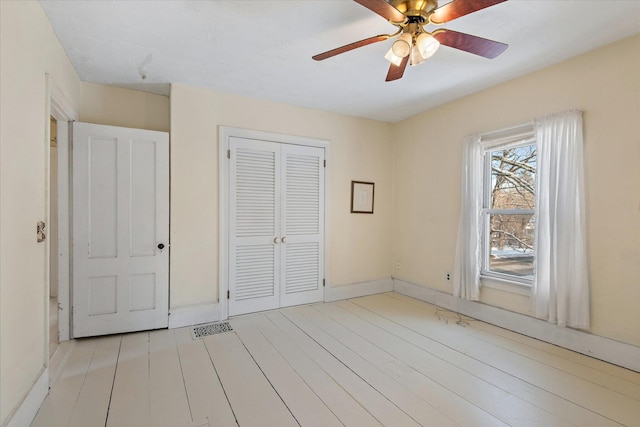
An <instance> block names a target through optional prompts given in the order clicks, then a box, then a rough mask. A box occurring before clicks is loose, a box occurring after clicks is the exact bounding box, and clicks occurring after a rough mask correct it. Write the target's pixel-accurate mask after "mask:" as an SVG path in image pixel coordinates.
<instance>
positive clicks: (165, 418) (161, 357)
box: [149, 329, 192, 427]
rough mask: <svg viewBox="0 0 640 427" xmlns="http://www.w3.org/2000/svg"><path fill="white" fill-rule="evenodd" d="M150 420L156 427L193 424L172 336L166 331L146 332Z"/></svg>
mask: <svg viewBox="0 0 640 427" xmlns="http://www.w3.org/2000/svg"><path fill="white" fill-rule="evenodd" d="M149 421H150V425H151V426H158V427H163V426H165V427H173V426H181V425H189V424H190V423H191V421H192V419H191V411H190V410H189V403H188V401H187V392H186V390H185V386H184V380H183V378H182V369H181V367H180V359H179V357H178V349H177V344H176V340H175V336H174V333H173V331H172V330H168V329H160V330H157V331H151V332H150V333H149Z"/></svg>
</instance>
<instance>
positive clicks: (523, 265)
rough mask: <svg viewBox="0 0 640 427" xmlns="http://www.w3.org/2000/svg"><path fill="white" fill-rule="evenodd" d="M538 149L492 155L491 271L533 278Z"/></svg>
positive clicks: (520, 148) (490, 204) (511, 150)
mask: <svg viewBox="0 0 640 427" xmlns="http://www.w3.org/2000/svg"><path fill="white" fill-rule="evenodd" d="M536 154H537V150H536V145H535V144H534V145H527V146H521V147H514V148H508V149H503V150H497V151H491V152H490V153H487V155H490V156H491V157H490V162H489V165H490V168H491V191H490V195H489V196H490V201H489V203H485V206H487V207H488V208H489V209H487V211H486V213H487V215H488V227H489V230H487V235H488V239H487V240H488V241H487V243H488V245H489V248H490V254H489V260H488V266H487V267H488V270H489V271H491V272H496V273H503V274H508V275H514V276H518V277H523V278H531V277H533V258H534V256H535V248H534V235H535V230H534V227H535V223H534V209H535V176H536Z"/></svg>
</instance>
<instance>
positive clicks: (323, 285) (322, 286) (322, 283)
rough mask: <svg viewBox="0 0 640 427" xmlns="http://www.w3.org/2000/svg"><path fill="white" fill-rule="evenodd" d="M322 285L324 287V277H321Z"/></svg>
mask: <svg viewBox="0 0 640 427" xmlns="http://www.w3.org/2000/svg"><path fill="white" fill-rule="evenodd" d="M322 287H323V288H324V279H322Z"/></svg>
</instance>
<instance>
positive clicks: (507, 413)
mask: <svg viewBox="0 0 640 427" xmlns="http://www.w3.org/2000/svg"><path fill="white" fill-rule="evenodd" d="M354 322H356V321H355V320H354ZM355 326H357V324H356V325H353V327H355ZM347 327H349V328H352V325H351V324H348V325H347ZM352 330H353V329H352ZM357 332H358V334H360V335H361V336H362V337H363V338H366V339H368V340H370V341H371V342H372V343H375V344H376V345H377V346H378V347H380V348H382V349H383V350H385V351H387V352H389V353H390V354H392V355H394V356H395V357H397V358H398V359H399V360H401V361H403V362H405V363H407V364H408V365H409V366H411V367H412V368H414V369H416V370H418V371H419V372H421V373H422V374H424V375H426V376H428V377H429V378H430V379H431V380H433V381H435V382H437V383H438V384H440V385H441V386H443V387H445V388H447V389H448V390H450V391H451V392H452V393H455V394H457V395H458V396H460V397H462V398H463V399H465V400H467V401H468V402H470V403H472V404H474V405H476V406H478V407H479V408H481V409H483V410H484V411H486V412H488V413H490V414H492V415H493V416H495V417H497V418H499V419H501V420H502V421H503V422H505V423H507V424H509V425H518V426H526V425H548V426H552V425H556V426H566V425H575V424H570V422H569V423H568V422H567V421H566V420H561V419H560V418H558V417H557V416H554V415H552V414H550V413H549V412H547V411H545V410H543V409H541V408H539V407H537V406H535V405H533V404H531V403H530V402H528V401H526V400H524V399H521V398H519V397H517V396H515V395H513V394H511V393H510V392H508V391H506V390H503V389H501V388H499V387H497V386H495V385H494V384H493V383H491V382H490V381H485V380H483V379H482V378H479V377H477V376H475V375H474V374H473V373H471V372H467V371H465V370H463V369H461V368H460V367H458V366H456V365H455V364H454V363H451V362H450V361H448V360H446V359H444V358H440V357H438V356H436V355H434V354H432V353H431V352H429V351H425V349H424V348H420V347H418V346H416V345H415V344H414V343H413V342H411V341H407V340H403V339H402V338H399V337H398V336H396V335H395V334H393V333H390V332H388V331H384V330H380V329H377V330H370V329H368V328H367V327H366V324H365V325H364V327H360V328H359V329H358V330H357ZM434 344H437V343H434Z"/></svg>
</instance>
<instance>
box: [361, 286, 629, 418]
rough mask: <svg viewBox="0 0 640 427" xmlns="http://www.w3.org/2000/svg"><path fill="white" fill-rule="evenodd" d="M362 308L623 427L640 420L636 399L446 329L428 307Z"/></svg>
mask: <svg viewBox="0 0 640 427" xmlns="http://www.w3.org/2000/svg"><path fill="white" fill-rule="evenodd" d="M354 303H355V304H358V305H360V306H362V307H365V308H368V309H370V310H374V311H376V312H377V313H380V314H381V315H383V316H385V317H387V318H389V320H392V321H394V322H397V323H400V324H402V325H403V326H405V327H407V328H409V329H412V330H414V331H415V332H417V333H419V334H421V335H425V334H427V335H428V336H429V337H431V338H432V339H435V340H437V341H438V342H441V343H443V344H445V345H447V346H449V347H451V348H453V349H455V350H456V351H458V352H460V353H464V354H467V355H469V356H471V357H473V358H475V359H476V360H479V361H482V362H483V363H485V364H488V365H491V366H493V367H495V368H497V369H500V370H502V371H504V372H507V373H509V374H510V375H513V376H514V377H516V378H520V379H521V380H523V381H526V382H528V383H530V384H533V385H535V386H537V387H539V388H542V389H545V390H547V391H549V392H550V393H552V394H555V395H557V396H560V397H562V398H564V399H566V400H568V401H570V402H573V403H575V404H576V405H578V406H582V407H585V408H589V409H590V410H592V411H593V412H595V413H598V414H600V415H602V416H603V417H605V418H609V419H611V420H614V421H616V422H618V423H621V424H623V425H633V423H636V422H637V420H638V419H640V405H638V402H637V401H636V400H634V399H631V398H629V397H628V396H625V395H622V394H620V393H617V392H613V391H611V390H609V389H606V388H604V387H602V386H598V385H596V384H594V383H591V382H588V381H585V380H583V379H581V378H578V377H575V376H573V375H570V374H567V373H565V372H562V371H559V370H557V369H553V368H552V367H549V366H547V365H544V364H542V363H540V362H537V361H533V360H531V359H528V358H526V357H523V356H521V355H519V354H516V353H513V352H509V351H506V350H504V349H500V348H498V347H496V346H491V345H489V344H487V343H486V342H484V341H482V340H480V339H477V338H474V337H470V336H468V335H465V334H464V333H462V332H461V331H460V330H459V329H461V328H459V327H457V326H454V325H446V326H449V327H446V328H442V327H441V326H440V325H439V322H438V321H437V319H434V318H433V317H431V316H430V315H429V314H428V313H426V312H425V310H424V308H420V307H415V306H412V305H411V304H407V303H403V302H399V301H397V300H395V299H393V298H389V297H386V296H384V295H376V296H373V297H372V298H369V299H358V300H355V301H354Z"/></svg>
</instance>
